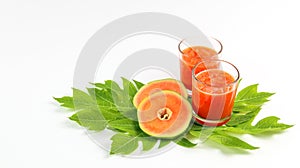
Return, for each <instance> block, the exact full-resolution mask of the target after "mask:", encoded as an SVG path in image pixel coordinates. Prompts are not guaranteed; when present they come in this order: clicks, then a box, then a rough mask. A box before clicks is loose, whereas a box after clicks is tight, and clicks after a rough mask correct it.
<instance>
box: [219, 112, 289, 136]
mask: <svg viewBox="0 0 300 168" xmlns="http://www.w3.org/2000/svg"><path fill="white" fill-rule="evenodd" d="M278 121H279V118H278V117H275V116H269V117H266V118H264V119H261V120H260V121H259V122H257V124H256V125H254V126H252V125H241V126H238V127H228V128H226V129H225V130H226V131H228V132H234V133H239V134H253V135H254V134H263V133H276V132H278V131H283V130H285V129H288V128H290V127H292V126H293V125H287V124H283V123H278Z"/></svg>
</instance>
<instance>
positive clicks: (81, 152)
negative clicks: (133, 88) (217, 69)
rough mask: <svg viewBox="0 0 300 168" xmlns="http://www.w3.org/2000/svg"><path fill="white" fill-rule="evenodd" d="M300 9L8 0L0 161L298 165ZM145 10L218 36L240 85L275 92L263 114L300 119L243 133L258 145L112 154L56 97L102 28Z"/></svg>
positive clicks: (232, 3) (0, 13) (1, 35)
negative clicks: (279, 128) (256, 133)
mask: <svg viewBox="0 0 300 168" xmlns="http://www.w3.org/2000/svg"><path fill="white" fill-rule="evenodd" d="M299 7H300V5H299V4H298V3H297V1H296V0H294V1H291V0H285V1H277V0H269V1H261V0H251V1H240V0H227V1H222V0H218V1H216V0H212V1H199V0H197V1H196V0H194V1H192V0H190V1H188V0H187V1H174V0H151V1H145V0H127V1H121V0H120V1H116V0H109V1H99V0H86V1H79V0H66V1H61V0H52V1H47V2H46V1H43V2H42V1H38V0H24V1H21V0H20V1H14V0H12V1H4V0H1V1H0V74H1V75H0V79H1V83H0V89H1V92H0V107H1V109H0V114H1V115H0V118H1V121H0V130H1V131H0V167H1V168H2V167H3V168H6V167H8V168H10V167H74V168H75V167H107V166H109V167H116V166H122V167H123V166H125V167H144V166H146V167H154V166H156V167H160V166H166V167H174V166H175V167H186V166H194V167H244V168H247V167H258V166H259V167H260V166H262V165H264V166H268V167H283V166H285V167H286V166H288V167H299V162H297V160H296V159H299V154H298V152H299V150H300V145H299V144H300V135H299V131H300V126H299V124H300V123H299V117H300V111H299V97H298V95H299V94H300V91H299V86H300V82H299V80H298V79H299V73H298V72H299V65H300V64H299V59H298V58H299V47H298V45H299V42H298V40H299V39H300V33H299V30H300V26H299V17H298V16H299V15H300V11H299ZM138 12H165V13H169V14H173V15H176V16H178V17H181V18H183V19H186V20H188V21H189V22H191V23H193V24H194V25H196V26H198V27H199V28H200V29H201V30H202V31H203V32H204V33H206V34H207V35H212V36H215V37H218V38H219V39H220V40H221V41H222V42H223V44H224V47H225V49H224V51H223V57H224V59H225V58H226V60H230V61H231V62H233V63H234V64H235V65H236V66H238V67H239V69H240V71H241V73H242V77H243V81H242V83H241V87H244V86H246V85H249V84H253V83H259V84H260V86H259V89H260V90H261V91H270V92H276V94H275V95H274V96H273V97H272V100H271V101H270V102H269V103H268V104H267V105H265V106H264V107H263V110H262V111H261V114H260V115H259V116H258V117H259V118H262V117H264V116H269V115H275V116H279V117H280V118H281V121H282V122H285V123H289V124H296V125H295V126H294V127H293V128H291V129H289V130H287V131H285V132H283V133H281V134H276V135H273V136H270V137H264V136H262V137H253V136H243V137H242V138H243V139H246V140H247V141H248V142H249V143H251V144H253V145H255V146H260V147H261V148H260V149H258V150H255V151H251V152H240V153H233V152H230V151H229V150H226V149H223V150H220V149H217V148H212V147H211V146H209V145H205V144H202V145H200V146H199V147H198V148H197V149H185V148H182V147H175V148H173V149H171V150H170V151H168V152H166V153H164V154H162V155H159V156H155V157H150V158H143V159H133V158H125V157H120V156H109V155H108V152H107V151H105V150H103V149H101V148H99V147H98V146H97V145H96V144H94V143H93V142H92V141H91V139H90V138H89V137H88V136H87V134H86V133H85V131H84V129H81V128H80V127H78V126H77V125H76V124H75V123H73V122H71V121H69V120H68V119H67V117H68V116H70V115H71V113H68V112H65V111H64V110H63V109H61V108H59V107H58V105H57V103H55V102H54V101H53V99H52V96H57V97H59V96H64V95H70V94H71V89H70V88H71V87H72V82H73V72H74V68H75V66H76V61H77V58H78V56H79V53H80V51H81V49H82V47H83V46H84V44H85V43H86V42H87V40H88V39H89V38H90V37H91V36H92V35H93V34H94V33H95V32H96V31H97V30H99V29H100V28H101V27H102V26H104V25H105V24H107V23H109V22H111V21H113V20H114V19H117V18H119V17H122V16H125V15H128V14H134V13H138Z"/></svg>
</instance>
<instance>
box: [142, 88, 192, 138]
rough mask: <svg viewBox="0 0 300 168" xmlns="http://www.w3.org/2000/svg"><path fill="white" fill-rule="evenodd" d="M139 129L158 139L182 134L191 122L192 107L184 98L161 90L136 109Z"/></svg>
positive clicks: (172, 92)
mask: <svg viewBox="0 0 300 168" xmlns="http://www.w3.org/2000/svg"><path fill="white" fill-rule="evenodd" d="M137 116H138V122H139V126H140V128H141V129H142V130H143V131H144V132H145V133H146V134H148V135H150V136H153V137H158V138H174V137H177V136H179V135H181V134H183V133H184V132H185V131H186V130H187V129H188V127H189V125H190V123H191V120H192V107H191V104H190V103H189V102H188V101H187V99H186V98H184V97H183V96H181V95H180V94H178V93H176V92H174V91H168V90H163V91H159V92H155V93H153V94H151V95H150V96H148V97H147V98H145V99H144V100H143V101H142V102H141V103H140V104H139V106H138V108H137Z"/></svg>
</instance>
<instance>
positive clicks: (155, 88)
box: [133, 78, 188, 108]
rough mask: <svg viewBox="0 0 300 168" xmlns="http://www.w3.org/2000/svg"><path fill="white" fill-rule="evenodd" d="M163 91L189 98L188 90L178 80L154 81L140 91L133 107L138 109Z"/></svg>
mask: <svg viewBox="0 0 300 168" xmlns="http://www.w3.org/2000/svg"><path fill="white" fill-rule="evenodd" d="M162 90H172V91H175V92H177V93H179V94H180V95H182V96H183V97H184V98H187V97H188V93H187V90H186V88H185V87H184V85H183V84H182V83H181V82H180V81H178V80H176V79H170V78H167V79H161V80H155V81H152V82H150V83H148V84H146V85H144V86H143V87H142V88H140V90H139V91H138V92H137V93H136V95H135V96H134V98H133V105H134V106H135V107H136V108H137V107H138V106H139V104H140V103H141V102H142V101H143V100H144V99H145V98H146V97H148V96H149V95H150V94H152V93H155V92H159V91H162Z"/></svg>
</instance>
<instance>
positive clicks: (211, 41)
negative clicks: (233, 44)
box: [178, 37, 223, 95]
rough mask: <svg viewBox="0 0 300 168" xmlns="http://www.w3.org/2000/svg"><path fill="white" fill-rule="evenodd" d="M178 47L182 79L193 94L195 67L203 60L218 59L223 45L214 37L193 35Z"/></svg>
mask: <svg viewBox="0 0 300 168" xmlns="http://www.w3.org/2000/svg"><path fill="white" fill-rule="evenodd" d="M215 48H216V49H215ZM178 49H179V52H180V80H181V81H182V83H183V84H184V86H185V87H186V88H187V90H188V93H189V95H191V90H192V69H193V67H194V66H195V65H196V64H197V63H198V62H201V61H203V60H210V59H218V55H219V54H220V53H221V52H222V50H223V45H222V43H221V42H220V41H219V40H217V39H215V38H212V37H209V38H207V39H202V38H195V37H193V38H186V39H183V40H182V41H180V43H179V45H178Z"/></svg>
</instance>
